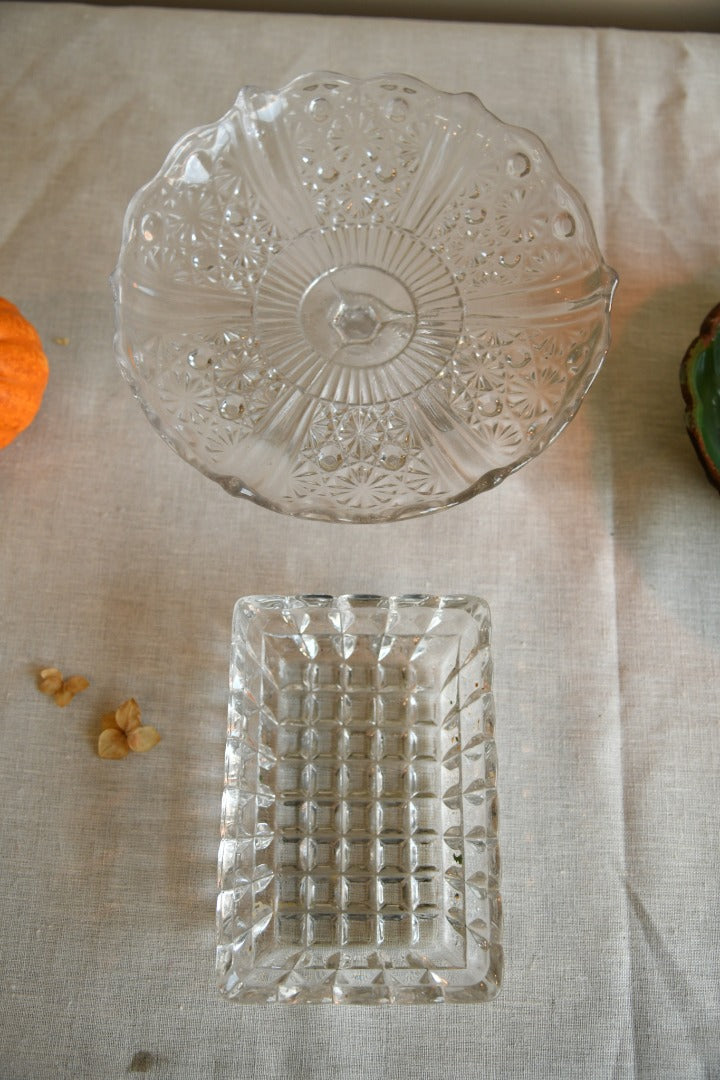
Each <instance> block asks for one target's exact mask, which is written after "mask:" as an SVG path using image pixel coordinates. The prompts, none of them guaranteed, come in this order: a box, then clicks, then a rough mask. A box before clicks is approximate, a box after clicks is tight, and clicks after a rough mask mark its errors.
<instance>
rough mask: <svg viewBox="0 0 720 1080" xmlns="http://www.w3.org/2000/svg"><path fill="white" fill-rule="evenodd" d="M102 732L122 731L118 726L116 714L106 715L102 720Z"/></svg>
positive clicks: (109, 713) (108, 713)
mask: <svg viewBox="0 0 720 1080" xmlns="http://www.w3.org/2000/svg"><path fill="white" fill-rule="evenodd" d="M100 730H101V731H109V730H114V731H119V730H120V728H119V727H118V726H117V721H116V720H115V713H114V712H107V713H105V715H104V716H103V718H102V720H101V721H100Z"/></svg>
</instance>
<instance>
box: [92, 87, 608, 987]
mask: <svg viewBox="0 0 720 1080" xmlns="http://www.w3.org/2000/svg"><path fill="white" fill-rule="evenodd" d="M112 284H113V290H114V296H115V307H116V336H115V349H116V355H117V359H118V362H119V365H120V368H121V371H122V373H123V375H124V376H125V378H126V379H127V380H128V382H129V383H130V385H131V387H132V389H133V392H134V394H135V396H136V397H137V399H138V400H139V402H140V404H141V405H142V407H143V408H144V410H145V412H146V414H147V416H148V418H149V420H150V421H151V423H152V425H153V426H154V427H155V428H156V430H157V431H158V432H159V433H160V435H161V436H162V437H163V439H165V441H166V442H167V443H169V444H170V445H171V446H172V447H173V448H174V449H175V450H176V451H177V452H178V453H179V454H181V455H182V457H184V458H185V459H186V460H187V461H188V462H190V463H191V464H192V465H194V466H195V467H196V468H198V469H200V470H201V471H202V472H203V473H204V474H205V475H206V476H208V477H209V478H210V479H212V480H215V481H217V482H218V483H220V484H221V485H222V486H223V487H224V488H225V489H226V490H227V491H228V492H230V493H231V494H233V495H237V496H241V497H244V498H247V499H251V500H253V501H254V502H256V503H258V504H260V505H262V506H264V507H267V508H269V509H272V510H275V511H278V512H281V513H284V514H289V515H295V516H299V517H307V518H317V519H322V520H327V521H343V522H357V523H363V522H388V521H393V520H396V519H400V518H407V517H413V516H416V515H419V514H426V513H429V512H432V511H436V510H440V509H443V508H446V507H450V506H452V505H454V504H457V503H460V502H462V501H464V500H466V499H468V498H470V497H471V496H474V495H476V494H478V493H479V492H482V491H485V490H487V489H489V488H492V487H494V486H495V485H496V484H498V483H499V482H500V481H502V480H503V479H504V478H505V477H507V476H508V475H509V474H510V473H512V472H513V471H515V470H516V469H518V468H519V467H520V466H521V465H523V464H525V463H526V462H527V461H529V460H530V459H531V458H533V457H536V456H537V455H538V454H539V453H540V452H541V451H542V450H544V449H545V447H546V446H548V445H549V443H550V442H551V441H552V440H553V439H554V438H555V437H556V436H557V435H558V433H559V432H560V431H561V430H562V429H563V427H564V426H565V425H566V424H567V423H568V422H569V421H570V420H571V419H572V417H573V416H574V414H575V412H576V410H577V409H578V407H579V405H580V403H581V401H582V399H583V397H584V395H585V393H586V392H587V390H588V388H589V386H590V384H591V382H592V380H593V378H594V377H595V375H596V373H597V371H598V369H599V367H600V365H601V363H602V360H603V358H604V355H605V352H606V350H607V347H608V342H609V315H610V306H611V302H612V296H613V291H614V288H615V284H616V277H615V274H614V272H613V271H612V270H611V269H610V268H609V267H608V266H607V265H606V264H605V263H604V261H603V259H602V256H601V254H600V252H599V249H598V246H597V242H596V239H595V235H594V232H593V228H592V224H591V221H590V218H589V216H588V213H587V210H586V209H585V206H584V204H583V202H582V200H581V199H580V197H579V196H578V194H577V193H576V192H575V191H574V190H573V188H572V187H571V186H570V184H568V183H567V182H566V181H565V180H564V179H563V178H562V177H561V176H560V174H559V173H558V171H557V169H556V167H555V165H554V163H553V161H552V159H551V157H550V155H549V153H548V151H547V150H546V149H545V147H544V146H543V144H542V143H541V142H540V140H539V139H538V138H537V137H536V136H534V135H532V134H530V133H529V132H527V131H524V130H521V129H519V128H515V127H509V126H508V125H506V124H503V123H502V122H501V121H499V120H498V119H497V118H496V117H494V116H493V115H492V114H490V113H489V112H488V111H487V110H486V109H485V108H484V107H483V106H482V104H481V103H480V102H479V101H478V99H477V98H476V97H474V96H473V95H472V94H446V93H441V92H439V91H437V90H434V89H432V88H431V87H429V86H426V85H425V84H423V83H421V82H419V81H418V80H416V79H413V78H411V77H409V76H406V75H398V74H395V75H382V76H377V77H375V78H370V79H365V80H356V79H350V78H347V77H345V76H342V75H336V74H332V73H327V72H321V73H314V74H310V75H306V76H302V77H301V78H298V79H295V80H294V81H293V82H291V83H289V84H288V85H287V86H285V87H283V88H282V89H280V90H276V91H268V90H260V89H257V88H254V87H249V88H246V89H244V90H242V91H241V92H240V94H239V96H238V98H237V100H236V102H235V104H234V106H233V107H232V108H231V109H230V111H229V112H228V113H226V115H225V116H223V117H222V118H221V119H220V120H219V121H218V122H217V123H214V124H210V125H208V126H206V127H204V128H198V129H195V130H193V131H191V132H189V133H188V134H187V135H186V136H185V137H184V138H182V139H181V140H180V142H178V144H177V145H176V146H175V147H174V149H173V150H171V152H170V154H169V156H168V158H167V160H166V161H165V164H164V165H163V167H162V169H161V170H160V172H159V173H158V175H157V176H156V177H155V178H154V179H152V180H151V181H150V182H149V183H148V184H146V185H145V187H143V188H142V189H141V190H140V191H139V192H138V193H137V195H136V196H135V197H134V198H133V200H132V201H131V203H130V205H129V207H128V211H127V214H126V218H125V225H124V231H123V239H122V247H121V251H120V257H119V261H118V266H117V269H116V270H115V272H114V274H113V278H112ZM489 635H490V619H489V612H488V609H487V605H486V604H485V603H484V602H483V601H482V600H479V599H478V598H475V597H468V596H444V597H438V596H397V597H379V596H340V597H319V596H294V597H282V596H271V597H248V598H244V599H241V600H239V601H238V603H237V605H236V609H235V616H234V623H233V641H232V662H231V685H230V704H229V728H228V739H227V753H226V772H225V789H224V797H223V812H222V841H221V848H220V864H219V865H220V871H219V873H220V887H219V899H218V916H217V919H218V950H217V972H218V979H219V983H220V987H221V990H222V992H223V993H224V994H225V995H227V996H228V997H229V998H231V999H233V1000H236V1001H241V1002H265V1001H273V1002H338V1003H385V1004H392V1003H415V1002H424V1003H430V1002H432V1003H452V1002H474V1001H486V1000H489V999H490V998H492V997H493V996H494V994H495V993H496V992H497V990H498V988H499V985H500V980H501V972H502V947H501V940H500V926H501V913H500V897H499V893H498V880H499V862H498V848H497V797H496V755H495V744H494V740H493V731H494V709H493V703H492V690H491V678H490V673H491V659H490V637H489Z"/></svg>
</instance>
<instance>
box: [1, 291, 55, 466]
mask: <svg viewBox="0 0 720 1080" xmlns="http://www.w3.org/2000/svg"><path fill="white" fill-rule="evenodd" d="M48 372H49V369H48V362H47V357H46V356H45V353H44V352H43V347H42V342H41V341H40V337H39V335H38V332H37V330H36V329H35V327H34V326H33V325H32V324H31V323H29V322H28V321H27V319H26V318H25V317H24V315H22V314H21V313H20V312H19V311H18V309H17V308H16V307H15V305H14V304H11V303H10V301H9V300H4V299H3V298H2V297H0V449H2V447H4V446H7V445H8V444H9V443H11V442H12V441H13V439H14V438H15V437H16V436H17V435H19V434H20V432H21V431H24V430H25V428H26V427H28V426H29V425H30V424H31V423H32V421H33V420H34V419H35V417H36V415H37V412H38V409H39V408H40V402H41V401H42V396H43V393H44V392H45V387H46V385H47V380H48Z"/></svg>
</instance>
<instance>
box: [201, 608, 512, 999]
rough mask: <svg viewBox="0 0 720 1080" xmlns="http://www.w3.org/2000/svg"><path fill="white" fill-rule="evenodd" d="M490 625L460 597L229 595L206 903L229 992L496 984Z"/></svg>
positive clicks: (283, 993) (346, 995) (437, 989)
mask: <svg viewBox="0 0 720 1080" xmlns="http://www.w3.org/2000/svg"><path fill="white" fill-rule="evenodd" d="M489 636H490V619H489V612H488V609H487V606H486V605H485V603H484V602H483V601H481V600H479V599H477V598H474V597H452V596H451V597H431V596H405V597H403V596H400V597H390V598H383V597H378V596H345V597H338V598H332V597H317V596H315V597H313V596H306V597H302V596H300V597H279V596H276V597H249V598H245V599H242V600H239V601H238V603H237V605H236V609H235V616H234V625H233V655H232V664H231V680H230V683H231V692H230V705H229V726H228V737H227V750H226V773H225V790H224V795H223V809H222V839H221V845H220V855H219V887H220V891H219V897H218V912H217V925H218V950H217V974H218V979H219V984H220V987H221V990H222V992H223V993H224V994H225V995H226V996H228V997H229V998H231V999H234V1000H237V1001H240V1002H245V1003H247V1002H250V1003H258V1002H267V1001H272V1002H335V1003H348V1004H392V1003H401V1004H412V1003H443V1002H449V1003H462V1002H473V1001H485V1000H489V999H490V998H492V997H493V996H494V995H495V994H496V992H497V990H498V989H499V986H500V979H501V972H502V947H501V910H500V896H499V893H498V879H499V856H498V847H497V792H496V772H497V763H496V749H495V743H494V739H493V733H494V709H493V700H492V689H491V656H490V641H489Z"/></svg>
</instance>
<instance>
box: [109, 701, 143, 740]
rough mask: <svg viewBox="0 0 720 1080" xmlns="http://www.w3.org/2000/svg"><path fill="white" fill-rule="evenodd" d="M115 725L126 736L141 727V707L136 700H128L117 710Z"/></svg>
mask: <svg viewBox="0 0 720 1080" xmlns="http://www.w3.org/2000/svg"><path fill="white" fill-rule="evenodd" d="M115 723H116V724H117V726H118V727H119V728H120V730H121V731H124V732H125V733H126V734H129V733H130V732H131V731H134V730H135V728H138V727H140V706H139V705H138V703H137V701H136V700H135V698H128V700H127V701H124V702H123V703H122V705H121V706H120V707H119V708H118V709H117V710H116V712H115Z"/></svg>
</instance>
